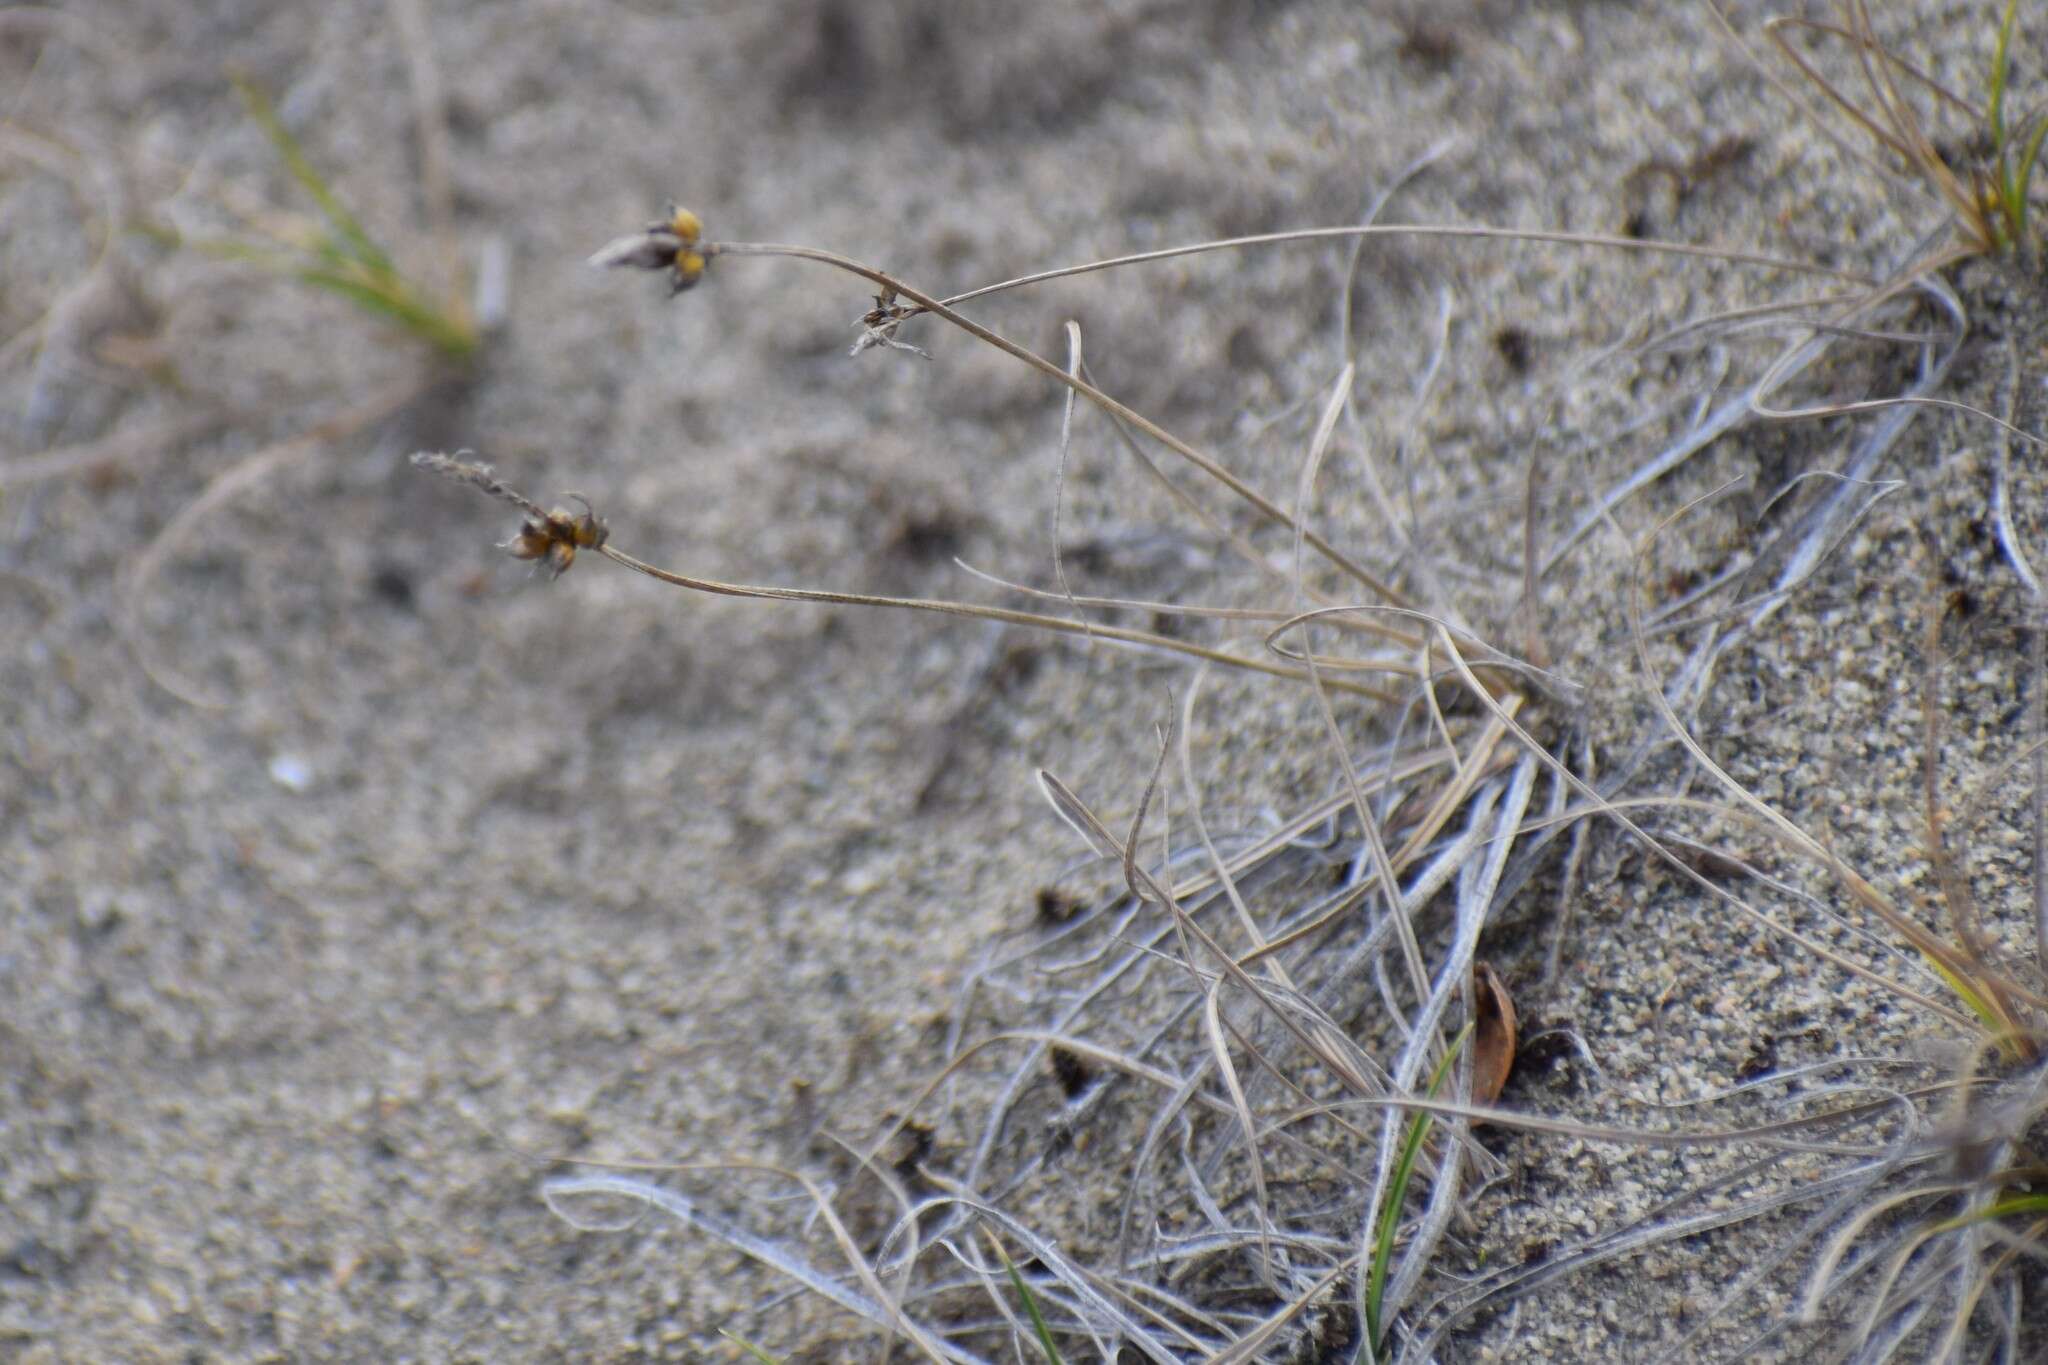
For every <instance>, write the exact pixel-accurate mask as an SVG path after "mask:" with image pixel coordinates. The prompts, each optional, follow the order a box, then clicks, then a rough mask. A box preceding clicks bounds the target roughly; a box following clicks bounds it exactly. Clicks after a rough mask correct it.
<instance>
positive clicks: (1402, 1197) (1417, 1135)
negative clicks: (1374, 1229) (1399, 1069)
mask: <svg viewBox="0 0 2048 1365" xmlns="http://www.w3.org/2000/svg"><path fill="white" fill-rule="evenodd" d="M1471 1036H1472V1026H1471V1025H1470V1024H1467V1025H1465V1027H1464V1028H1462V1029H1460V1030H1459V1031H1458V1036H1457V1037H1456V1038H1455V1039H1453V1040H1452V1041H1451V1045H1450V1047H1449V1049H1447V1050H1446V1051H1445V1052H1444V1056H1443V1060H1442V1061H1440V1062H1438V1063H1437V1064H1436V1071H1435V1072H1434V1074H1432V1075H1431V1076H1430V1078H1429V1090H1428V1091H1427V1092H1426V1093H1427V1098H1430V1099H1435V1098H1436V1092H1437V1091H1438V1090H1440V1089H1442V1088H1443V1083H1444V1078H1445V1077H1446V1076H1449V1075H1450V1074H1451V1063H1452V1062H1454V1061H1456V1060H1457V1057H1458V1053H1459V1052H1461V1051H1463V1050H1464V1047H1465V1040H1466V1039H1468V1038H1470V1037H1471ZM1429 1125H1430V1116H1429V1115H1428V1114H1417V1115H1416V1116H1415V1117H1414V1118H1412V1119H1410V1120H1409V1121H1408V1135H1407V1136H1406V1137H1405V1138H1403V1139H1402V1141H1401V1155H1400V1158H1399V1159H1398V1160H1397V1161H1396V1162H1395V1163H1394V1180H1393V1183H1392V1184H1390V1185H1388V1186H1387V1200H1386V1203H1385V1204H1383V1205H1382V1206H1381V1207H1380V1219H1379V1236H1378V1237H1376V1238H1375V1239H1374V1241H1373V1249H1372V1272H1371V1275H1370V1278H1369V1279H1368V1280H1367V1283H1366V1289H1365V1331H1366V1339H1367V1340H1368V1341H1370V1342H1371V1343H1372V1354H1373V1358H1374V1359H1375V1360H1377V1359H1379V1358H1381V1356H1382V1355H1383V1354H1384V1347H1385V1344H1386V1343H1385V1340H1384V1338H1382V1337H1381V1335H1380V1301H1381V1300H1382V1299H1383V1298H1384V1297H1385V1296H1386V1292H1387V1267H1388V1266H1389V1265H1391V1264H1392V1263H1393V1260H1394V1227H1395V1224H1397V1223H1399V1222H1400V1221H1401V1206H1402V1204H1404V1203H1406V1202H1407V1199H1408V1180H1409V1178H1410V1177H1411V1176H1413V1175H1414V1173H1415V1158H1416V1157H1417V1156H1419V1155H1420V1154H1421V1152H1422V1140H1423V1139H1424V1138H1425V1137H1427V1136H1429Z"/></svg>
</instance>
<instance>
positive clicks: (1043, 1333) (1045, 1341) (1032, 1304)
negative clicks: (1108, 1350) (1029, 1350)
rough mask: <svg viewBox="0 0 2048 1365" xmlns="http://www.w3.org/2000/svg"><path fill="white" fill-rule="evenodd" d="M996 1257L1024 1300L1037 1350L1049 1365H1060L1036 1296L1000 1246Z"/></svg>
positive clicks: (1055, 1347) (1058, 1353)
mask: <svg viewBox="0 0 2048 1365" xmlns="http://www.w3.org/2000/svg"><path fill="white" fill-rule="evenodd" d="M996 1255H998V1256H1000V1257H1002V1258H1003V1269H1004V1270H1006V1271H1008V1272H1009V1273H1010V1283H1011V1284H1013V1285H1015V1286H1016V1287H1017V1297H1018V1298H1020V1299H1022V1300H1024V1311H1025V1312H1026V1313H1027V1314H1029V1315H1030V1317H1031V1330H1032V1331H1034V1332H1036V1333H1037V1334H1038V1349H1039V1350H1041V1351H1043V1352H1045V1358H1046V1360H1047V1361H1048V1362H1050V1365H1060V1348H1059V1347H1057V1346H1055V1345H1053V1342H1052V1329H1051V1328H1050V1327H1048V1326H1046V1325H1045V1314H1043V1313H1041V1312H1039V1311H1038V1296H1037V1295H1036V1294H1033V1293H1032V1292H1031V1286H1030V1285H1028V1284H1026V1283H1024V1277H1023V1276H1022V1275H1020V1274H1018V1273H1017V1267H1016V1266H1015V1265H1013V1264H1011V1262H1010V1257H1009V1255H1008V1253H1006V1252H1005V1251H1004V1250H1003V1249H1002V1247H1001V1246H997V1247H996Z"/></svg>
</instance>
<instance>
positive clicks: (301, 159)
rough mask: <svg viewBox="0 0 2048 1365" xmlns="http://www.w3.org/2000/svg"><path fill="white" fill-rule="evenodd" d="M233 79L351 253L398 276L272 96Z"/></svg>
mask: <svg viewBox="0 0 2048 1365" xmlns="http://www.w3.org/2000/svg"><path fill="white" fill-rule="evenodd" d="M231 79H232V80H233V81H234V86H235V91H236V93H237V94H239V95H240V96H241V97H242V104H243V107H245V108H246V109H248V111H249V117H250V118H252V119H254V120H256V126H257V127H259V128H261V129H262V130H263V133H264V136H266V137H268V138H269V139H270V145H271V146H273V147H275V148H276V149H277V154H278V156H279V158H281V159H282V160H283V161H284V164H285V169H286V170H288V171H290V172H291V176H292V179H294V180H296V181H298V183H299V188H300V189H302V190H304V191H305V192H306V193H307V194H308V195H309V196H311V198H312V200H313V202H314V203H315V204H318V205H319V206H320V212H321V213H322V214H323V215H325V216H326V218H327V221H328V222H329V223H330V224H331V225H332V226H333V228H334V231H335V232H336V233H337V234H338V235H339V236H340V238H341V240H342V241H343V242H344V243H346V244H347V250H348V253H349V254H350V255H351V256H354V257H355V258H356V259H357V260H359V261H361V262H362V263H363V264H364V265H367V266H369V267H371V268H372V269H376V270H384V271H390V272H392V273H394V274H395V273H396V269H397V268H396V267H395V266H393V265H392V264H391V258H390V257H389V256H387V255H385V254H384V250H383V248H381V247H379V246H378V245H377V243H376V242H374V241H372V240H371V238H370V234H369V233H368V232H366V231H364V230H363V225H362V224H361V223H360V222H358V221H356V216H355V215H354V214H352V213H350V212H349V211H348V208H347V206H346V205H344V204H343V203H342V202H341V200H340V199H339V198H337V197H336V195H335V193H334V191H333V190H332V189H331V188H329V187H328V184H327V181H326V180H325V179H324V178H323V177H322V176H321V174H320V172H318V171H316V170H314V169H313V163H312V162H310V161H308V160H307V159H306V153H305V149H304V148H302V147H300V146H299V140H298V139H297V138H295V137H293V136H292V134H291V130H290V129H289V128H286V127H285V126H284V121H283V120H282V119H280V118H278V116H277V110H276V108H275V107H274V106H273V105H272V104H271V103H270V99H269V97H268V96H266V95H265V94H264V93H263V92H262V91H261V90H259V89H257V88H256V86H255V85H254V84H253V83H252V82H250V81H248V80H245V79H243V78H242V77H240V76H236V77H232V78H231Z"/></svg>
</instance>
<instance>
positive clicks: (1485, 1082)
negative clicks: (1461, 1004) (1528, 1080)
mask: <svg viewBox="0 0 2048 1365" xmlns="http://www.w3.org/2000/svg"><path fill="white" fill-rule="evenodd" d="M1472 990H1473V993H1474V994H1475V995H1477V996H1478V998H1479V1005H1478V1016H1479V1017H1478V1019H1477V1020H1476V1021H1475V1023H1474V1025H1473V1029H1472V1102H1473V1103H1474V1104H1492V1103H1493V1102H1494V1101H1495V1100H1497V1099H1499V1098H1500V1092H1501V1090H1502V1088H1503V1087H1505V1086H1506V1085H1507V1083H1508V1072H1509V1071H1511V1070H1513V1069H1514V1065H1515V1041H1516V1040H1515V1002H1514V1001H1513V999H1511V998H1510V997H1509V995H1508V988H1507V985H1506V984H1505V983H1504V982H1502V980H1501V979H1500V974H1499V973H1498V972H1496V971H1494V969H1493V968H1492V967H1489V966H1488V965H1487V964H1486V963H1484V962H1476V963H1474V964H1473V965H1472Z"/></svg>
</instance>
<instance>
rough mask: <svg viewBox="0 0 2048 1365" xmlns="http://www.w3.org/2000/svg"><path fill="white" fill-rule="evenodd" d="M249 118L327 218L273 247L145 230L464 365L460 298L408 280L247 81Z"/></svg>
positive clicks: (275, 234)
mask: <svg viewBox="0 0 2048 1365" xmlns="http://www.w3.org/2000/svg"><path fill="white" fill-rule="evenodd" d="M234 86H235V91H236V93H237V94H239V95H240V96H241V97H242V104H243V106H244V107H245V108H247V109H248V111H249V117H250V118H252V119H254V120H255V121H256V125H257V126H258V127H259V128H261V129H262V130H263V133H264V136H266V137H268V138H269V139H270V144H271V146H272V147H274V148H276V149H277V154H278V157H279V158H280V159H281V160H282V161H283V162H284V165H285V169H286V170H287V171H289V172H290V173H291V177H292V179H293V180H294V181H296V182H297V183H298V186H299V188H300V189H302V190H304V191H305V192H306V195H307V197H308V198H310V199H311V200H312V201H313V203H314V205H315V206H316V207H318V209H319V210H320V216H321V218H322V219H324V220H325V222H324V225H322V224H308V225H307V226H306V227H305V229H304V230H303V231H297V232H291V233H286V232H283V231H276V230H271V231H269V233H268V235H269V236H270V238H271V240H270V241H269V242H250V241H242V240H238V239H235V238H213V237H207V238H186V237H184V236H182V235H181V234H179V233H178V232H176V231H175V230H173V229H168V228H163V227H159V226H150V227H147V228H145V229H144V230H145V231H146V232H147V233H148V234H149V235H151V236H153V237H156V238H158V239H159V240H162V241H165V242H167V243H169V244H170V245H173V246H190V247H193V248H195V249H197V250H200V251H204V252H206V253H208V254H209V255H213V256H219V257H221V258H223V259H226V260H235V261H243V262H246V263H248V264H250V265H253V266H255V267H257V268H258V269H260V270H264V271H267V272H268V273H270V274H272V275H276V276H278V277H279V278H282V279H289V280H296V281H298V282H299V283H300V284H303V285H308V286H310V287H312V288H314V289H320V290H324V291H326V292H327V293H329V294H333V295H335V296H336V297H338V298H343V299H346V300H348V301H349V302H350V303H352V304H354V305H355V306H356V307H358V308H360V309H362V310H363V311H364V312H366V313H369V314H371V315H372V316H374V317H378V318H381V319H383V320H384V321H386V322H389V323H392V324H394V325H395V326H397V327H398V328H400V329H401V330H403V331H405V332H408V333H410V334H411V335H413V336H414V337H417V338H418V339H419V340H421V341H423V342H425V343H426V344H427V345H429V346H431V347H433V348H434V349H435V350H436V351H438V352H440V353H441V354H442V355H443V356H446V357H447V358H449V359H451V360H458V361H459V360H466V359H468V358H469V357H470V356H471V355H473V354H474V353H475V351H476V349H477V346H478V344H479V343H480V341H481V336H480V334H479V333H478V330H477V326H476V321H475V319H473V318H472V317H471V316H470V313H469V309H468V307H467V306H466V305H465V304H464V303H463V301H462V300H461V298H460V297H457V296H451V297H448V298H445V299H440V298H435V297H433V296H432V295H431V294H429V293H428V292H427V291H426V290H425V289H423V288H421V287H420V286H419V285H417V284H415V283H414V282H413V281H412V280H410V279H408V278H407V277H406V275H405V273H404V272H403V271H401V270H400V269H399V268H398V266H397V265H396V264H395V263H394V262H393V261H392V259H391V255H390V253H389V252H387V251H385V250H384V249H383V248H382V247H380V246H379V245H377V242H376V239H374V238H373V237H371V236H370V234H369V232H368V231H367V230H365V229H364V227H363V225H362V223H361V221H360V220H359V219H357V217H356V216H355V214H353V213H351V212H350V211H349V209H348V206H347V205H346V204H344V203H342V201H341V198H340V196H338V195H336V194H335V192H334V189H333V187H332V186H330V185H329V184H328V183H327V181H326V179H325V178H323V177H322V176H321V174H320V173H319V172H318V171H317V170H315V169H314V168H313V163H312V162H311V161H309V160H308V159H307V157H306V153H305V149H304V148H302V147H301V146H300V145H299V141H298V139H297V138H295V137H293V136H292V134H291V131H290V130H289V129H287V128H286V127H285V126H284V123H283V121H282V120H281V119H279V118H278V116H277V110H276V109H275V108H274V107H273V106H272V105H271V103H270V100H269V98H268V97H267V96H265V95H264V93H263V92H262V91H261V90H259V89H257V88H256V86H255V85H253V84H251V83H250V82H249V81H246V80H243V79H241V78H239V77H237V78H235V80H234Z"/></svg>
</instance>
